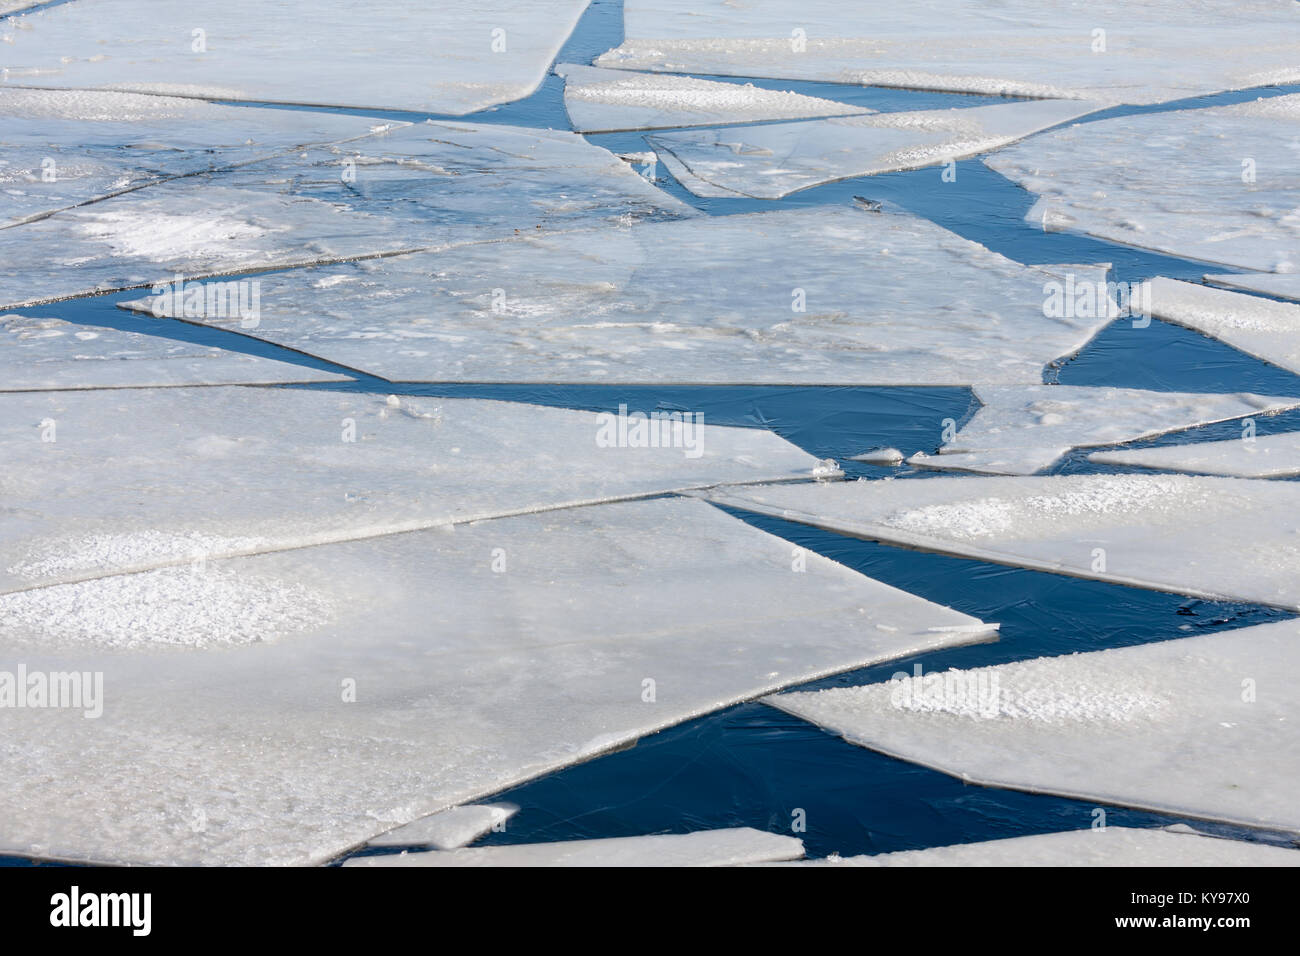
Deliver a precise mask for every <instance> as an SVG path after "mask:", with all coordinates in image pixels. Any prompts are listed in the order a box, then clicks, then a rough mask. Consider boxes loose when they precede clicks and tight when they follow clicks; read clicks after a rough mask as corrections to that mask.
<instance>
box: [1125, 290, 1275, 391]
mask: <svg viewBox="0 0 1300 956" xmlns="http://www.w3.org/2000/svg"><path fill="white" fill-rule="evenodd" d="M1150 288H1151V306H1150V312H1151V315H1153V316H1155V317H1156V318H1158V319H1164V320H1165V321H1166V322H1173V323H1174V324H1175V325H1181V326H1185V327H1186V328H1189V329H1195V330H1196V331H1197V332H1200V333H1202V334H1203V335H1208V336H1210V337H1211V338H1215V339H1218V340H1219V341H1220V342H1224V343H1226V344H1228V345H1231V346H1232V347H1233V348H1235V349H1240V350H1241V351H1242V352H1245V353H1246V354H1247V355H1253V356H1255V357H1256V358H1259V359H1263V360H1264V361H1265V362H1271V363H1272V364H1274V365H1277V366H1279V367H1281V368H1284V369H1287V370H1288V371H1292V372H1295V373H1296V374H1300V305H1296V304H1294V303H1291V302H1274V301H1272V300H1270V299H1261V298H1260V297H1259V296H1254V295H1245V294H1243V293H1240V292H1229V291H1228V290H1226V289H1210V288H1207V287H1205V286H1201V285H1196V284H1195V283H1192V282H1179V281H1178V280H1176V279H1165V278H1158V279H1153V280H1152V281H1151V285H1150Z"/></svg>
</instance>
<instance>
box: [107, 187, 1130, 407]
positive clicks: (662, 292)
mask: <svg viewBox="0 0 1300 956" xmlns="http://www.w3.org/2000/svg"><path fill="white" fill-rule="evenodd" d="M1068 268H1069V269H1070V270H1071V271H1078V270H1079V269H1080V268H1083V269H1084V270H1085V271H1087V272H1089V274H1090V275H1093V276H1095V278H1097V279H1104V277H1105V267H1078V266H1070V267H1068ZM1052 269H1053V267H1052V266H1040V267H1030V266H1023V265H1020V264H1019V263H1016V262H1013V261H1011V260H1009V259H1006V258H1004V257H1002V256H1000V255H998V254H997V253H994V252H992V251H990V250H989V249H987V248H985V247H984V246H981V245H979V244H978V243H974V242H970V241H969V240H966V239H963V238H961V237H960V236H957V235H955V234H953V233H951V232H949V231H947V230H946V229H943V228H941V227H940V226H937V225H935V224H934V223H932V222H929V221H928V220H925V219H921V218H919V217H917V216H913V215H910V214H907V213H894V212H884V213H878V214H876V213H868V212H865V211H862V210H859V209H856V208H849V207H844V208H816V209H799V210H788V211H777V212H770V213H754V214H748V215H739V216H725V217H699V218H694V219H687V220H681V221H674V222H659V223H645V224H641V225H638V226H637V227H636V228H634V229H616V228H604V229H599V230H586V231H573V232H570V233H565V234H562V235H546V236H527V237H521V238H520V239H519V240H517V241H509V242H501V243H495V244H491V245H473V246H471V245H466V246H461V247H459V248H454V249H448V250H446V251H443V252H440V253H437V254H431V255H416V256H406V257H401V258H388V259H383V260H374V261H369V262H358V263H351V264H346V265H340V266H332V267H329V268H320V269H313V270H311V271H309V272H306V271H304V272H297V273H287V274H284V275H279V276H267V277H265V278H264V280H263V288H262V303H263V318H262V322H261V324H260V325H259V327H258V328H257V329H255V330H252V331H251V333H250V334H253V335H255V336H257V337H259V338H263V339H266V340H267V341H270V342H275V343H277V344H280V345H287V346H290V347H291V348H295V349H298V350H300V351H303V352H307V353H309V354H311V355H316V356H320V357H322V358H328V359H329V360H330V361H334V362H339V363H341V364H344V365H347V366H350V367H352V368H360V369H364V370H366V371H368V372H371V373H373V374H375V375H379V376H381V377H383V378H387V379H389V380H392V381H471V382H472V381H486V382H502V381H511V382H589V381H613V382H623V383H627V382H692V383H748V384H785V383H789V384H837V383H849V384H881V385H912V384H928V385H944V384H957V385H962V384H967V383H970V382H973V381H995V382H1002V383H1011V382H1025V383H1030V382H1032V383H1037V382H1041V381H1042V377H1043V366H1044V365H1046V364H1047V363H1049V362H1053V361H1055V360H1056V359H1058V358H1060V357H1061V356H1065V355H1071V354H1073V353H1074V352H1077V351H1078V350H1079V349H1080V348H1082V347H1083V345H1085V344H1086V343H1087V342H1088V340H1089V339H1091V338H1092V336H1093V335H1094V334H1095V333H1096V332H1097V331H1098V330H1099V329H1100V328H1101V327H1102V326H1104V325H1106V324H1107V322H1108V321H1109V319H1107V318H1105V317H1098V318H1091V319H1089V318H1073V317H1067V318H1048V317H1045V316H1044V314H1043V307H1042V303H1043V288H1044V285H1045V284H1046V283H1047V282H1050V281H1053V280H1055V279H1056V278H1057V276H1056V274H1055V273H1053V272H1052V271H1051V270H1052ZM154 304H155V303H154V300H148V299H146V300H142V301H140V302H137V303H133V304H132V306H133V307H134V308H138V309H143V310H146V311H147V310H149V309H151V308H152V307H153V305H154ZM158 305H159V307H160V309H162V310H163V311H166V310H167V309H168V308H173V307H174V306H173V304H172V303H170V302H168V301H164V302H161V303H158ZM800 307H802V309H803V311H799V308H800ZM197 314H198V316H199V318H200V319H201V320H202V321H204V322H205V323H207V324H210V325H214V326H217V327H221V328H232V327H233V324H232V322H231V321H230V320H225V319H220V318H218V319H215V320H214V319H208V318H203V317H202V316H201V310H200V312H199V313H197ZM191 318H192V320H193V317H191Z"/></svg>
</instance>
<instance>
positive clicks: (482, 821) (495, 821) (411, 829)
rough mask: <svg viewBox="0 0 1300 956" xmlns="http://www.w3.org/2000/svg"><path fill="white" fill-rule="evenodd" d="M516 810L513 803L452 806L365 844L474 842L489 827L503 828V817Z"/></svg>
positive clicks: (440, 846) (450, 845) (454, 845)
mask: <svg viewBox="0 0 1300 956" xmlns="http://www.w3.org/2000/svg"><path fill="white" fill-rule="evenodd" d="M518 811H519V807H517V806H515V805H514V804H513V803H486V804H470V805H468V806H463V807H452V808H450V809H448V810H443V811H441V812H439V813H434V814H430V815H429V816H427V817H422V818H420V819H419V820H416V821H414V822H412V823H408V824H406V825H405V826H401V827H397V828H396V829H393V830H389V831H388V832H387V833H381V834H380V835H379V836H376V837H371V838H370V839H369V840H367V841H366V845H367V846H384V847H389V846H409V847H428V848H429V849H431V850H455V849H458V848H460V847H463V846H466V845H467V844H470V843H473V842H474V841H475V840H477V839H478V838H479V837H481V836H483V835H484V834H485V833H488V832H490V831H491V830H494V829H500V828H503V827H504V826H505V823H506V821H507V820H509V819H510V818H511V817H512V816H514V815H515V814H516V813H517V812H518Z"/></svg>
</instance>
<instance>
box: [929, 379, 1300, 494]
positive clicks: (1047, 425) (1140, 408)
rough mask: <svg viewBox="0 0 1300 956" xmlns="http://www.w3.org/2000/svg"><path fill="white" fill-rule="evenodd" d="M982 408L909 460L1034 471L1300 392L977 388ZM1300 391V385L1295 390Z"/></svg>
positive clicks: (1277, 406) (1285, 403) (1293, 402)
mask: <svg viewBox="0 0 1300 956" xmlns="http://www.w3.org/2000/svg"><path fill="white" fill-rule="evenodd" d="M973 390H974V392H975V397H976V398H978V399H979V401H980V402H981V404H982V406H983V407H982V408H980V409H979V411H977V412H976V413H975V416H974V417H973V418H972V419H971V420H970V421H968V422H967V423H966V424H965V425H963V426H962V427H961V430H960V431H958V432H957V433H956V435H955V436H953V438H952V440H951V441H948V442H945V443H944V445H943V446H942V447H940V449H939V454H938V455H927V454H924V453H918V454H916V455H913V456H912V457H911V458H909V459H908V464H910V465H918V466H921V467H924V468H938V469H952V470H955V471H974V472H983V473H985V474H992V475H1032V474H1034V473H1035V472H1037V471H1041V470H1043V469H1044V468H1047V467H1048V466H1050V465H1051V464H1053V463H1054V462H1055V461H1057V460H1058V459H1060V458H1061V457H1062V456H1063V455H1065V454H1066V452H1068V451H1070V450H1071V449H1073V448H1087V447H1091V446H1096V445H1116V444H1120V443H1121V442H1127V441H1134V440H1136V439H1139V438H1150V437H1152V436H1153V435H1161V434H1164V433H1165V432H1171V431H1178V430H1180V429H1183V428H1192V427H1194V426H1197V425H1208V424H1210V423H1212V422H1221V421H1225V420H1227V419H1231V418H1241V417H1244V416H1246V415H1266V414H1272V413H1275V412H1279V411H1282V410H1284V409H1290V408H1296V407H1300V398H1294V399H1289V398H1264V397H1262V396H1259V395H1251V394H1249V393H1240V394H1235V395H1214V394H1200V393H1191V392H1149V391H1144V390H1142V389H1136V388H1088V387H1081V386H1070V385H1005V386H985V385H976V386H975V387H974V389H973ZM1297 390H1298V391H1300V389H1297Z"/></svg>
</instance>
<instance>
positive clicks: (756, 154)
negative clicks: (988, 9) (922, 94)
mask: <svg viewBox="0 0 1300 956" xmlns="http://www.w3.org/2000/svg"><path fill="white" fill-rule="evenodd" d="M1099 108H1100V107H1099V106H1098V105H1097V104H1093V103H1087V102H1080V101H1078V100H1041V101H1031V102H1022V103H1003V104H998V105H996V106H975V107H968V108H965V109H950V110H918V111H915V112H899V113H876V114H873V115H871V116H850V117H847V118H842V119H822V120H815V121H811V122H804V123H775V124H771V125H764V126H745V127H732V128H728V129H714V130H698V131H695V130H688V131H685V132H674V133H660V134H657V135H655V136H652V137H650V142H651V144H652V145H653V146H654V147H655V149H656V150H657V151H659V153H660V154H661V155H662V154H663V153H664V152H668V153H671V154H672V156H673V158H674V159H675V160H676V161H677V163H678V164H679V167H680V168H682V170H683V172H682V174H680V175H677V178H678V179H679V180H680V181H681V183H682V185H683V186H685V187H686V188H687V189H689V190H691V192H694V193H697V194H699V195H705V196H715V195H718V192H717V190H719V189H721V190H723V191H725V192H726V193H730V194H731V195H735V196H748V197H750V198H752V199H780V198H782V197H784V196H788V195H790V193H793V192H798V191H799V190H801V189H807V188H809V187H810V186H819V185H821V184H823V183H829V182H834V181H835V180H839V179H848V178H850V177H852V176H871V175H874V174H876V173H884V172H889V171H890V170H896V169H914V168H917V167H920V166H932V165H934V164H936V163H947V162H949V161H952V160H957V159H964V158H966V157H968V156H974V155H975V154H977V153H984V152H988V151H989V150H992V149H997V148H998V147H1000V146H1005V145H1006V144H1007V143H1012V142H1015V141H1016V140H1018V139H1022V138H1023V137H1025V136H1029V135H1030V134H1032V133H1036V132H1038V131H1040V130H1043V129H1047V128H1048V127H1051V126H1056V125H1058V124H1060V123H1065V122H1068V121H1069V120H1072V119H1076V118H1078V117H1080V116H1083V115H1085V114H1087V113H1091V112H1094V111H1096V110H1097V109H1099ZM677 169H678V167H673V170H672V171H673V172H674V174H675V175H676V174H677ZM701 183H703V184H704V185H703V187H702V188H701Z"/></svg>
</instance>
